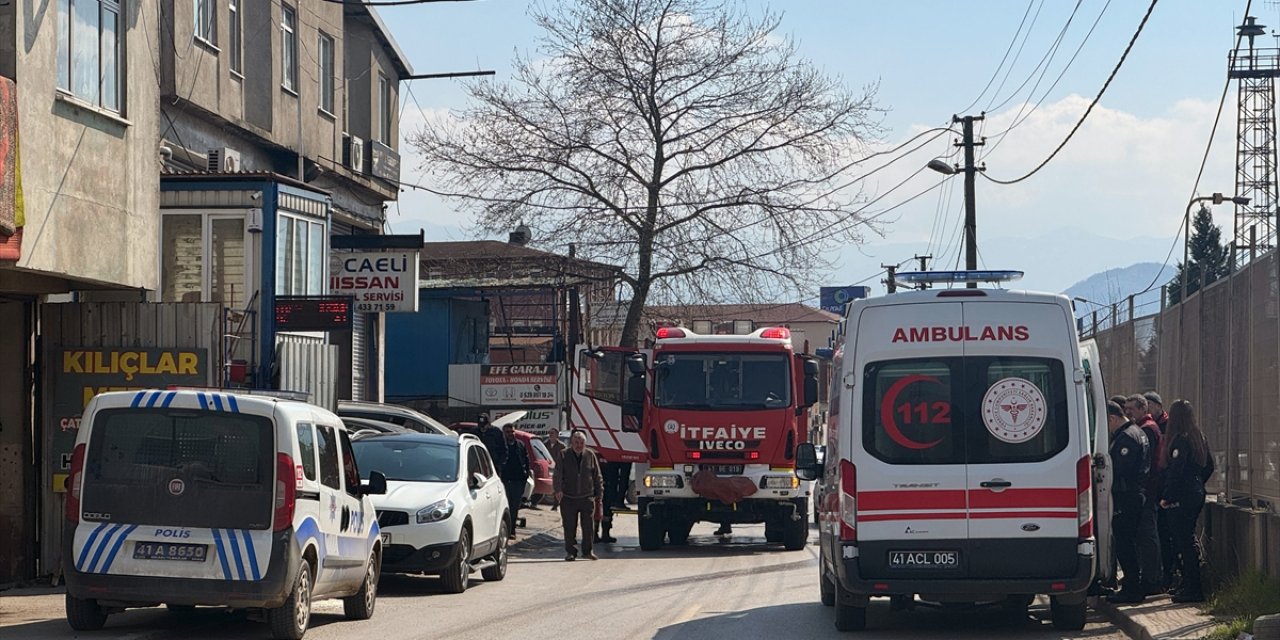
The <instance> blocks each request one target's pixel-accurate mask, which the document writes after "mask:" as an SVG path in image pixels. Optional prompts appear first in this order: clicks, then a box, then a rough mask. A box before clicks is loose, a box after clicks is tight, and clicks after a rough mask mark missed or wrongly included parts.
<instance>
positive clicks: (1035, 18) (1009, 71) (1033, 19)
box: [983, 0, 1044, 111]
mask: <svg viewBox="0 0 1280 640" xmlns="http://www.w3.org/2000/svg"><path fill="white" fill-rule="evenodd" d="M1042 9H1044V0H1040V4H1039V5H1037V6H1036V13H1035V15H1034V16H1032V17H1031V26H1029V27H1027V33H1026V35H1024V36H1023V37H1022V44H1020V45H1018V52H1017V53H1015V54H1013V62H1011V63H1009V68H1008V69H1007V70H1006V71H1005V72H1004V78H1002V79H1001V80H1000V86H998V87H996V90H995V93H993V94H992V95H991V102H988V103H987V108H986V109H984V110H983V111H991V105H993V104H995V103H996V99H997V98H998V97H999V96H1000V91H1001V90H1002V89H1004V85H1005V83H1006V82H1008V81H1009V75H1010V74H1012V73H1013V68H1014V67H1015V66H1017V64H1018V59H1019V58H1021V57H1022V50H1023V49H1025V48H1026V46H1027V41H1028V40H1030V39H1031V32H1032V30H1034V29H1035V27H1036V22H1037V21H1039V20H1040V11H1041V10H1042Z"/></svg>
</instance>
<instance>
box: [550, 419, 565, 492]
mask: <svg viewBox="0 0 1280 640" xmlns="http://www.w3.org/2000/svg"><path fill="white" fill-rule="evenodd" d="M565 449H568V447H567V446H565V444H564V441H563V440H561V439H560V432H559V431H556V430H555V429H554V428H553V429H551V431H549V432H548V433H547V451H549V452H551V462H552V463H554V464H555V466H557V467H558V466H560V461H561V460H564V452H565ZM553 499H554V498H553ZM559 508H560V501H559V500H554V501H553V502H552V503H551V510H552V511H555V510H556V509H559Z"/></svg>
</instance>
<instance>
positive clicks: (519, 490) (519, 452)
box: [502, 424, 529, 538]
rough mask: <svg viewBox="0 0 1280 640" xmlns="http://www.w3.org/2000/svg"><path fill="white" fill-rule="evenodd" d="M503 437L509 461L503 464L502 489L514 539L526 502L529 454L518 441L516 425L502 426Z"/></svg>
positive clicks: (510, 530)
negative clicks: (525, 491) (522, 506)
mask: <svg viewBox="0 0 1280 640" xmlns="http://www.w3.org/2000/svg"><path fill="white" fill-rule="evenodd" d="M502 436H503V438H504V441H505V443H506V449H507V460H506V462H504V463H503V464H502V487H503V488H504V489H506V491H507V509H508V511H509V515H510V519H509V525H510V526H508V527H507V536H508V537H510V538H514V537H516V521H517V519H518V518H519V517H520V505H521V503H523V502H524V487H525V484H527V483H528V482H529V454H528V452H526V451H525V449H524V443H523V442H521V441H519V440H517V439H516V426H515V425H514V424H505V425H502Z"/></svg>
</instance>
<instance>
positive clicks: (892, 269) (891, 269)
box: [880, 264, 898, 293]
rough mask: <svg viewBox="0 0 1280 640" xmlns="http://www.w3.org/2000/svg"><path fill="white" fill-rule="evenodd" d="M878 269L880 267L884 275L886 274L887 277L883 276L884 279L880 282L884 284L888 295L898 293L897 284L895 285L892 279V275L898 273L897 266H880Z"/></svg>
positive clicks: (895, 282)
mask: <svg viewBox="0 0 1280 640" xmlns="http://www.w3.org/2000/svg"><path fill="white" fill-rule="evenodd" d="M880 267H881V268H882V269H884V271H885V273H886V274H888V275H886V276H885V279H884V280H881V281H880V282H883V283H884V286H885V289H887V290H888V292H889V293H895V292H897V291H898V283H897V281H895V280H894V279H893V278H894V275H895V274H896V273H897V271H898V265H896V264H882V265H880Z"/></svg>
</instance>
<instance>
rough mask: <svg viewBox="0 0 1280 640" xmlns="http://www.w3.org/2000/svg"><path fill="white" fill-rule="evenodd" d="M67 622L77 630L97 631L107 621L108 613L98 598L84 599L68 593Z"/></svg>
mask: <svg viewBox="0 0 1280 640" xmlns="http://www.w3.org/2000/svg"><path fill="white" fill-rule="evenodd" d="M66 608H67V624H69V625H71V628H72V629H75V630H76V631H96V630H98V629H101V628H102V625H104V624H106V623H107V614H106V613H104V612H103V611H102V607H99V606H98V601H97V600H84V599H82V598H76V597H73V596H72V595H71V594H69V593H68V594H67V598H66Z"/></svg>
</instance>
